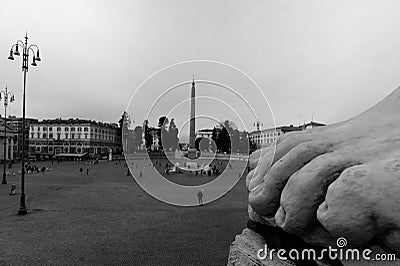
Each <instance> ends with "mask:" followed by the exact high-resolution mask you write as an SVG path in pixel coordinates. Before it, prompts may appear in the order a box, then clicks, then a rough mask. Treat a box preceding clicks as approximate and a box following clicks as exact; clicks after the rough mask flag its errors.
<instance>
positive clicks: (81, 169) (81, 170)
mask: <svg viewBox="0 0 400 266" xmlns="http://www.w3.org/2000/svg"><path fill="white" fill-rule="evenodd" d="M79 171H80V172H81V175H82V172H83V168H82V167H81V168H80V169H79Z"/></svg>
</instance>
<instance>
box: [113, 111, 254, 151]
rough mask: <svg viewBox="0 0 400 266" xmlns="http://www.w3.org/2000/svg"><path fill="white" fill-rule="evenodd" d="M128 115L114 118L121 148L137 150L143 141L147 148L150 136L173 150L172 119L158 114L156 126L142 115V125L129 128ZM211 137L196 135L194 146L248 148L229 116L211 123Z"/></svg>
mask: <svg viewBox="0 0 400 266" xmlns="http://www.w3.org/2000/svg"><path fill="white" fill-rule="evenodd" d="M131 122H132V121H131V119H130V117H129V115H128V114H127V112H124V113H123V114H122V117H121V119H120V120H119V121H118V123H119V125H120V128H121V130H122V134H123V136H124V138H123V139H125V141H126V143H123V145H126V146H125V148H126V149H128V151H130V150H131V149H133V150H138V149H140V148H141V146H142V144H143V137H142V136H143V135H144V142H145V143H144V144H145V147H146V149H147V150H151V148H152V145H153V139H154V138H157V139H158V148H159V149H160V150H165V151H169V150H170V151H174V150H176V149H179V138H178V133H179V132H178V128H177V126H176V124H175V121H174V119H173V118H172V119H171V121H170V120H169V119H168V117H166V116H161V117H160V118H159V119H158V124H157V127H152V126H150V124H149V121H148V120H147V119H146V120H144V122H143V126H136V127H135V128H134V129H133V130H132V129H130V126H131ZM211 138H212V140H210V139H204V138H198V139H196V149H198V150H211V151H214V152H226V153H237V152H239V153H248V152H249V150H251V149H252V148H254V147H252V144H251V142H250V141H249V138H248V134H247V132H246V131H239V130H238V129H237V127H236V125H235V124H234V123H233V122H232V121H229V120H225V121H223V122H221V123H219V124H218V125H216V126H214V128H213V131H212V137H211Z"/></svg>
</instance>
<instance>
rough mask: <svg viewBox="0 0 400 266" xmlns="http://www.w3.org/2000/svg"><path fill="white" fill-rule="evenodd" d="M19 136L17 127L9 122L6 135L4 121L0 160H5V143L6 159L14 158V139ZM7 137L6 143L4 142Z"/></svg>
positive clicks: (0, 142)
mask: <svg viewBox="0 0 400 266" xmlns="http://www.w3.org/2000/svg"><path fill="white" fill-rule="evenodd" d="M16 136H17V129H16V128H15V127H13V126H11V125H9V124H8V123H7V132H6V136H4V123H2V124H1V125H0V161H3V160H4V144H5V145H6V158H5V159H6V161H8V160H14V159H15V158H14V156H15V151H14V147H15V146H14V139H16ZM4 137H5V140H6V141H5V143H4Z"/></svg>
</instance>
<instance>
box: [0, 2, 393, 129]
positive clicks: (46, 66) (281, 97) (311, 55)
mask: <svg viewBox="0 0 400 266" xmlns="http://www.w3.org/2000/svg"><path fill="white" fill-rule="evenodd" d="M399 10H400V2H399V1H389V0H387V1H379V0H376V1H366V0H358V1H349V0H343V1H336V0H335V1H321V0H313V1H310V0H303V1H295V0H293V1H230V0H229V1H228V0H226V1H211V0H210V1H187V0H179V1H178V0H172V1H162V0H159V1H149V0H144V1H99V0H97V1H82V0H81V1H76V0H72V1H54V0H48V1H44V0H38V1H2V2H1V3H0V21H1V23H0V32H1V39H0V40H1V41H0V51H2V52H1V53H0V55H1V54H2V55H3V56H1V57H0V87H4V86H5V85H6V84H7V85H8V87H9V89H10V90H12V91H14V93H15V95H16V98H17V102H16V103H14V104H13V105H12V107H11V108H10V113H12V114H17V115H20V114H21V101H20V100H21V92H22V89H21V85H22V73H21V59H20V58H18V59H16V60H15V61H14V62H10V61H8V60H7V56H8V52H9V48H10V46H11V45H12V44H13V43H14V42H15V41H16V40H17V39H22V38H23V37H24V35H25V30H28V35H29V37H30V39H29V41H30V42H31V43H35V44H37V45H38V46H39V47H40V49H41V56H42V59H43V61H42V62H41V63H40V64H39V66H38V67H37V68H36V69H34V68H33V67H31V68H30V70H29V73H28V88H27V116H30V117H38V118H55V117H64V118H68V117H81V118H92V119H96V120H102V121H117V120H118V119H119V117H120V115H121V113H122V111H123V110H124V109H125V108H126V105H127V103H128V100H129V98H130V97H131V95H132V93H133V91H134V90H135V89H136V88H137V87H138V86H139V84H140V83H141V82H142V81H143V80H145V79H146V78H147V77H148V76H149V75H151V74H152V73H154V72H156V71H158V70H160V69H161V68H163V67H165V66H167V65H170V64H174V63H177V62H180V61H185V60H192V59H210V60H216V61H221V62H225V63H228V64H231V65H233V66H235V67H238V68H239V69H241V70H243V71H244V72H246V73H247V74H249V75H250V76H251V77H252V78H253V79H254V80H255V81H256V82H257V83H258V85H259V86H260V87H261V89H262V91H263V92H264V94H265V95H266V96H267V98H268V101H269V103H270V104H271V108H272V110H273V113H274V116H275V119H276V123H277V124H278V125H284V124H292V123H293V124H298V123H299V122H303V121H304V120H305V121H309V120H310V119H311V116H312V115H313V116H314V119H315V120H317V121H321V122H326V123H334V122H337V121H341V120H344V119H347V118H349V117H351V116H353V115H356V114H357V113H359V112H361V111H362V110H364V109H366V108H368V107H370V106H371V105H373V104H374V103H376V102H377V101H379V100H380V99H381V98H383V97H385V96H386V95H388V94H389V93H390V92H391V91H392V90H394V89H395V87H396V86H397V85H398V83H399V81H400V75H399V74H400V27H399V26H398V25H400V16H398V11H399ZM196 71H198V72H201V71H200V70H197V69H195V70H194V71H193V72H196ZM191 72H192V70H191V69H189V70H187V73H186V72H184V71H183V72H182V76H179V73H175V76H173V78H171V84H176V83H179V82H183V81H186V80H190V79H191V74H192V73H191ZM216 73H217V74H218V73H219V72H216ZM195 74H196V75H199V79H210V78H212V77H209V76H208V74H207V73H203V74H198V73H195ZM209 74H210V73H209ZM214 74H215V73H214ZM211 76H212V75H211ZM217 76H218V75H217ZM216 79H217V78H216ZM239 79H240V78H239ZM161 80H162V79H161ZM164 80H165V79H164ZM222 80H223V81H224V82H229V78H226V77H225V78H222ZM236 82H237V81H234V84H237V83H236ZM249 84H250V83H249ZM163 85H164V84H162V83H158V85H157V87H158V89H159V90H160V91H162V90H165V89H166V88H167V87H168V86H166V87H165V88H163ZM165 85H166V84H165ZM151 89H152V88H150V87H149V88H148V91H146V93H148V94H145V95H147V96H149V97H150V96H152V97H155V96H157V93H159V92H157V91H151ZM186 89H187V96H189V90H190V86H189V87H188V88H186ZM237 89H238V90H239V91H240V93H241V94H243V95H244V96H245V97H246V98H247V99H248V101H249V102H250V103H252V104H254V105H256V106H257V105H262V104H263V100H262V99H261V98H260V97H259V95H256V94H255V93H254V91H251V90H250V89H249V90H247V88H245V87H240V88H237ZM253 89H254V88H253ZM214 92H215V91H214ZM211 96H216V97H217V96H218V93H216V92H215V94H214V93H212V92H211ZM221 97H225V96H221ZM224 99H227V98H224ZM228 99H229V98H228ZM171 101H172V100H171ZM137 104H138V105H137V107H133V110H134V111H135V110H140V109H141V108H142V107H143V106H140V102H139V103H137ZM146 107H148V106H144V107H143V108H146ZM136 108H137V109H136ZM143 108H142V109H143ZM238 109H239V110H238V111H239V112H240V111H241V110H242V109H241V108H238ZM183 110H184V109H183ZM160 112H162V111H160ZM167 112H168V110H167V111H165V113H167ZM182 112H183V111H182ZM188 114H189V109H187V116H188ZM131 115H133V116H134V117H135V119H137V120H141V119H143V117H142V116H141V114H140V112H139V113H135V114H131ZM261 116H266V117H267V116H268V115H264V114H262V115H261ZM183 117H184V115H182V117H180V119H179V120H183ZM227 118H228V117H227ZM177 119H178V118H176V120H177ZM247 122H248V124H249V125H251V124H252V123H253V121H251V119H248V121H247ZM263 122H264V124H268V122H265V121H263ZM151 123H153V124H155V123H156V121H151ZM177 123H178V124H181V123H182V122H181V121H178V122H177Z"/></svg>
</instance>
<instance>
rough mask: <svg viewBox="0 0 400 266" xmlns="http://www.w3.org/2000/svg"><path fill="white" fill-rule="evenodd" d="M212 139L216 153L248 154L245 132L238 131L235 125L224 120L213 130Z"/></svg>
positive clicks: (247, 141)
mask: <svg viewBox="0 0 400 266" xmlns="http://www.w3.org/2000/svg"><path fill="white" fill-rule="evenodd" d="M212 139H213V140H214V142H215V145H216V149H217V152H226V153H237V152H240V153H248V152H249V148H250V147H249V144H250V142H249V139H248V134H247V132H246V131H239V130H238V129H237V127H236V125H235V124H234V123H233V122H232V121H229V120H225V121H224V122H222V123H220V124H219V125H217V126H215V127H214V128H213V132H212Z"/></svg>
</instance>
